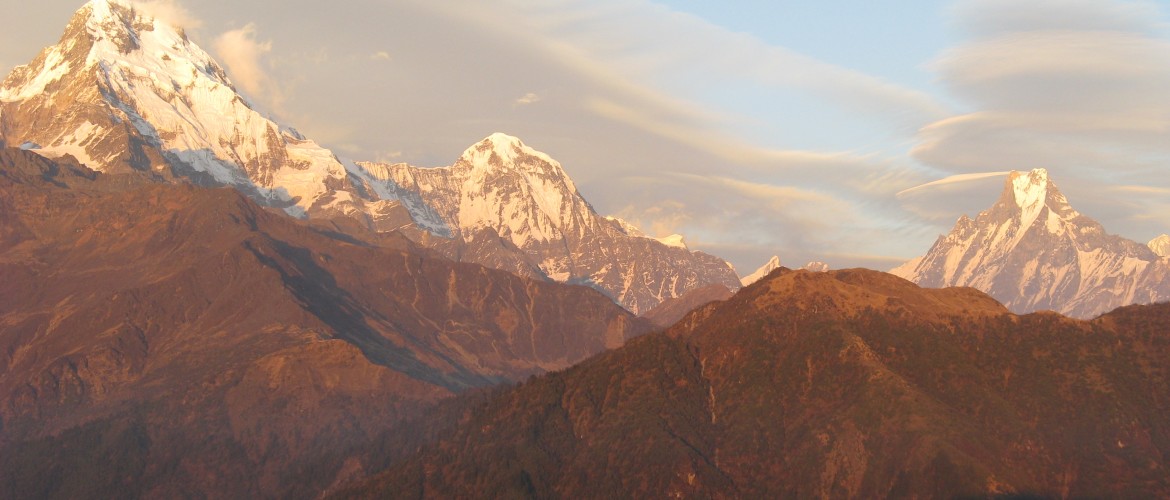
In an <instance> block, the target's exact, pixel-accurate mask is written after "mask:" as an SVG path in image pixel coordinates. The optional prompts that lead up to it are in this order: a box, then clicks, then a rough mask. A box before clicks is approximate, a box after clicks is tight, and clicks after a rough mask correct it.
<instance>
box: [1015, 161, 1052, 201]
mask: <svg viewBox="0 0 1170 500" xmlns="http://www.w3.org/2000/svg"><path fill="white" fill-rule="evenodd" d="M1008 179H1009V182H1010V183H1011V185H1012V194H1013V196H1014V197H1015V202H1016V206H1019V207H1020V208H1027V207H1031V206H1033V205H1035V204H1037V203H1044V200H1045V198H1047V197H1048V185H1049V184H1050V182H1051V181H1050V180H1049V179H1048V170H1046V169H1043V168H1037V169H1035V170H1032V171H1031V172H1029V173H1027V174H1024V173H1022V172H1012V173H1011V175H1009V176H1008Z"/></svg>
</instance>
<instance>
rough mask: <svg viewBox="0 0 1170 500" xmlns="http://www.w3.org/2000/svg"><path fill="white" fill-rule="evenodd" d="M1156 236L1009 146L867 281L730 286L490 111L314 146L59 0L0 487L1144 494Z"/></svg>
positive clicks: (1162, 259)
mask: <svg viewBox="0 0 1170 500" xmlns="http://www.w3.org/2000/svg"><path fill="white" fill-rule="evenodd" d="M1168 254H1170V236H1163V237H1160V238H1157V239H1155V240H1153V241H1151V242H1149V244H1148V245H1142V244H1139V243H1136V242H1133V241H1129V240H1125V239H1123V238H1120V237H1117V236H1113V235H1109V234H1108V233H1106V232H1105V230H1104V228H1102V227H1101V225H1100V224H1098V223H1096V222H1095V221H1093V220H1092V219H1089V218H1088V217H1086V216H1084V215H1081V214H1080V213H1078V212H1077V211H1075V210H1074V209H1072V207H1071V205H1070V204H1069V202H1068V200H1067V199H1066V198H1065V197H1064V196H1063V195H1062V194H1061V193H1060V191H1059V190H1058V189H1057V188H1056V186H1055V184H1054V183H1053V182H1052V180H1051V179H1050V178H1049V176H1048V173H1047V172H1046V171H1044V170H1035V171H1032V172H1027V173H1018V172H1017V173H1012V174H1011V175H1010V176H1009V177H1008V179H1007V183H1006V185H1005V188H1004V192H1003V195H1002V196H1001V198H1000V199H999V201H998V202H996V204H995V205H994V206H993V207H992V208H991V209H990V210H988V211H986V212H983V213H981V214H980V215H979V216H978V217H977V218H976V219H974V220H972V219H970V218H968V217H963V218H961V219H960V220H959V221H958V223H957V224H956V226H955V228H954V230H953V231H952V232H951V233H950V234H949V235H944V236H941V237H940V238H939V239H938V241H937V242H936V243H935V245H934V246H933V247H932V248H931V249H930V251H929V252H928V253H927V254H926V255H924V256H923V257H920V258H918V259H915V260H913V261H911V262H908V263H906V264H905V265H903V266H901V267H899V268H897V269H895V270H894V271H893V273H894V274H895V275H896V276H895V275H891V274H886V273H880V272H876V271H868V270H861V269H845V270H834V271H830V270H829V266H828V265H827V264H824V263H821V262H810V263H809V264H807V265H806V266H804V269H802V270H796V271H793V270H790V269H787V268H784V267H782V266H781V262H780V258H779V257H778V256H776V257H773V258H772V259H770V260H769V261H768V262H767V263H765V264H764V265H763V266H762V267H760V268H759V269H758V270H756V271H755V272H753V273H751V274H749V275H747V276H744V277H743V278H740V277H739V276H737V273H736V272H735V270H734V269H733V268H732V266H731V265H730V264H728V263H727V262H726V261H724V260H723V259H720V258H718V257H715V256H712V255H709V254H706V253H703V252H698V251H692V250H691V249H690V248H688V247H687V244H686V242H685V239H684V238H683V237H682V236H681V235H671V236H668V237H665V238H655V237H651V236H648V235H646V234H644V233H642V232H641V231H640V230H638V228H636V227H634V226H633V225H631V224H629V223H627V222H625V221H623V220H621V219H618V218H615V217H605V216H602V215H600V214H599V213H598V212H597V211H596V210H594V208H593V207H592V206H591V205H590V204H589V202H588V201H586V199H585V197H584V196H582V194H581V193H580V192H579V191H578V189H577V187H576V185H575V184H574V182H573V180H572V179H571V178H570V176H569V175H568V173H567V172H566V169H565V167H564V166H562V165H561V164H560V163H559V162H558V161H557V160H555V159H553V158H552V157H551V156H550V155H548V154H545V153H542V152H540V151H538V150H536V149H534V148H532V147H530V146H529V145H527V144H525V143H524V142H523V141H522V140H520V139H519V138H516V137H512V136H510V135H507V134H503V133H494V134H491V135H488V136H487V137H486V138H484V139H482V140H481V141H479V142H477V143H475V144H473V145H471V146H470V147H469V148H467V149H466V150H465V151H464V152H463V154H462V155H461V156H459V157H458V158H457V159H456V160H455V161H454V163H452V164H451V165H449V166H443V167H433V168H420V167H417V166H413V165H409V164H402V163H400V164H389V163H377V162H359V161H350V160H346V159H341V158H338V157H337V156H336V155H335V154H334V153H333V152H332V151H330V150H329V149H327V148H325V147H323V146H321V145H319V144H318V143H316V142H314V141H312V140H311V139H309V138H307V137H305V136H304V135H302V134H300V133H299V132H297V131H296V130H294V129H292V128H290V127H288V126H285V125H282V124H278V123H277V122H276V121H274V120H273V119H271V118H269V117H267V116H266V115H265V114H264V113H262V112H260V111H258V110H257V108H256V107H255V106H254V105H253V104H252V103H251V102H250V101H249V100H248V99H247V98H246V97H245V96H243V95H241V94H240V93H239V92H238V91H237V89H236V88H235V86H234V85H233V84H232V82H231V81H230V79H229V78H228V76H227V73H226V72H225V71H224V69H223V68H222V67H221V66H220V65H219V64H218V63H217V62H216V61H215V60H214V59H213V58H211V56H210V55H208V54H207V53H206V52H204V51H203V50H202V49H200V48H199V47H198V46H197V45H196V44H195V43H194V42H193V41H192V40H191V39H190V38H188V36H187V34H186V33H185V32H184V31H183V30H182V29H181V28H178V27H174V26H170V25H168V24H166V23H164V22H161V21H158V20H155V19H153V18H151V17H149V16H147V15H145V14H144V13H143V12H141V11H140V10H138V9H137V8H135V6H134V5H133V4H132V3H130V2H129V1H128V0H90V1H89V2H88V3H86V4H85V5H84V6H83V7H82V8H81V9H80V10H79V11H77V13H76V14H75V15H74V16H73V18H72V19H71V20H70V21H69V23H68V26H67V28H66V30H65V33H64V35H63V36H62V37H61V38H60V41H59V42H58V43H57V44H55V45H53V46H50V47H48V48H46V49H45V50H44V51H42V52H41V53H40V54H39V55H38V56H37V57H36V59H34V60H33V61H32V62H31V63H30V64H28V65H26V66H21V67H18V68H16V69H15V70H13V72H12V73H11V74H10V75H9V76H8V77H7V78H6V79H5V80H4V82H3V83H2V84H0V498H115V497H116V498H160V497H161V498H177V497H182V498H187V497H195V498H205V497H210V498H225V497H226V498H274V497H275V498H321V497H328V496H337V497H362V498H365V497H375V496H376V497H383V496H412V497H413V496H417V497H432V498H433V497H442V498H467V497H485V496H486V497H524V498H536V497H539V498H568V497H571V498H582V497H583V498H613V497H615V496H620V497H630V496H634V497H650V496H671V497H688V498H690V497H718V498H772V497H822V498H824V497H978V498H985V497H1000V496H1009V497H1010V496H1025V497H1027V496H1030V495H1035V496H1043V497H1062V498H1068V497H1079V496H1086V497H1127V498H1156V497H1167V496H1170V480H1168V479H1167V478H1168V477H1170V476H1168V475H1167V474H1166V473H1165V470H1166V468H1167V467H1168V466H1170V464H1168V463H1167V458H1166V457H1168V456H1170V421H1168V420H1167V419H1166V417H1165V415H1167V414H1168V413H1170V397H1168V395H1170V379H1168V372H1167V370H1168V368H1167V366H1166V363H1165V362H1164V360H1166V359H1168V355H1170V352H1167V350H1168V349H1170V337H1168V333H1167V332H1170V328H1168V327H1170V306H1167V305H1166V304H1161V305H1132V306H1129V304H1133V303H1152V302H1158V301H1166V300H1170V257H1167V255H1168ZM899 276H901V278H900V277H899ZM902 278H905V279H902ZM980 290H982V291H980ZM1119 306H1127V307H1121V308H1118V307H1119ZM1045 309H1048V310H1055V311H1059V312H1060V313H1061V314H1064V315H1061V314H1057V313H1052V312H1033V311H1041V310H1045ZM1110 311H1111V312H1110ZM1025 313H1030V314H1025ZM1021 314H1023V315H1021ZM1065 315H1068V316H1074V317H1077V318H1082V319H1072V318H1069V317H1067V316H1065ZM1088 318H1094V319H1092V320H1088Z"/></svg>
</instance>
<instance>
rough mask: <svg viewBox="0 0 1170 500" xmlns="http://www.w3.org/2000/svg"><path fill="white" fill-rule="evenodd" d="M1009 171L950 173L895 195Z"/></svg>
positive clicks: (1005, 173) (997, 175)
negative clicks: (942, 177) (945, 176)
mask: <svg viewBox="0 0 1170 500" xmlns="http://www.w3.org/2000/svg"><path fill="white" fill-rule="evenodd" d="M1010 173H1011V172H982V173H976V174H960V175H952V176H950V177H947V178H945V179H939V180H937V181H932V182H928V183H926V184H920V185H917V186H914V187H912V188H907V189H903V190H901V191H898V194H897V196H898V197H903V196H906V195H908V194H911V193H913V192H915V191H921V190H923V189H930V188H936V187H941V186H948V185H952V184H959V183H966V182H971V181H978V180H983V179H987V178H989V177H1004V176H1007V175H1008V174H1010Z"/></svg>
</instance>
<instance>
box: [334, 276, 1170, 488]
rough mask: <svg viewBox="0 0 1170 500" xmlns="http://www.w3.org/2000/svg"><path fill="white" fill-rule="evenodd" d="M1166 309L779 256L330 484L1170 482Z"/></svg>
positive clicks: (465, 410) (471, 405)
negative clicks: (1107, 308) (1026, 310)
mask: <svg viewBox="0 0 1170 500" xmlns="http://www.w3.org/2000/svg"><path fill="white" fill-rule="evenodd" d="M1167 360H1170V305H1156V306H1139V307H1129V308H1124V309H1121V310H1118V311H1116V312H1114V313H1112V314H1109V315H1106V316H1104V317H1102V318H1100V319H1098V320H1095V321H1092V322H1084V321H1075V320H1070V319H1067V318H1064V317H1061V316H1058V315H1056V314H1051V313H1038V314H1032V315H1027V316H1016V315H1012V314H1010V313H1008V312H1007V311H1006V310H1005V309H1004V308H1003V307H1002V306H1000V305H999V304H997V303H996V302H994V301H993V300H992V299H990V298H989V297H987V296H986V295H984V294H982V293H980V292H978V291H975V290H972V289H944V290H925V289H920V288H918V287H916V286H914V285H913V284H911V283H909V282H906V281H903V280H901V279H899V278H896V277H893V276H890V275H886V274H883V273H877V272H873V271H864V270H847V271H837V272H832V273H827V274H820V273H808V272H803V271H796V272H792V271H786V270H784V271H781V272H777V273H773V274H772V275H771V276H770V277H769V278H767V279H765V280H763V281H762V282H760V283H758V284H756V285H753V286H752V287H749V288H747V289H745V290H743V291H741V292H740V293H739V294H738V295H736V296H735V297H733V298H732V299H731V300H730V301H728V302H726V303H722V304H716V305H712V306H708V307H706V308H704V309H702V310H700V311H696V312H695V313H692V315H690V316H688V317H687V318H686V319H684V320H683V321H682V322H680V323H679V324H678V325H676V326H674V327H673V328H671V329H670V330H668V331H667V332H665V333H662V334H653V335H649V336H646V337H642V338H639V339H637V340H635V341H632V342H630V343H629V344H628V345H626V346H625V347H623V348H622V349H619V350H616V351H612V352H608V353H605V354H603V355H600V356H598V357H596V358H593V359H591V360H589V361H586V362H584V363H582V364H581V365H578V366H576V367H573V368H570V369H568V370H565V371H563V372H558V373H553V374H549V375H546V376H542V377H538V378H535V379H531V380H529V381H527V382H525V383H523V384H521V385H520V386H518V387H515V388H513V389H510V390H504V391H500V392H499V393H497V394H495V395H494V396H492V397H490V398H487V399H483V398H478V399H476V400H474V401H468V402H465V403H464V404H463V405H462V406H457V405H449V406H445V407H443V410H442V411H441V412H439V415H437V416H435V417H432V418H430V419H429V420H428V422H429V425H430V427H429V428H430V431H429V432H431V433H432V434H433V435H438V436H443V437H442V439H440V440H439V441H438V442H437V443H434V444H432V445H429V446H427V447H425V448H424V449H423V450H422V451H421V452H420V453H418V454H416V455H415V456H413V457H412V458H410V459H409V460H405V461H403V462H400V463H398V464H396V465H394V466H393V467H391V468H390V469H389V470H388V471H387V472H385V473H383V474H381V475H379V476H377V477H376V478H375V479H374V480H372V481H370V482H368V483H366V484H365V485H363V486H361V487H358V488H356V489H353V490H349V491H348V492H346V494H345V495H343V496H350V497H370V496H390V497H428V498H465V497H485V496H486V497H505V498H516V497H520V498H550V497H553V498H612V497H683V498H705V497H718V498H787V497H793V498H809V497H832V498H843V497H861V498H881V497H920V498H952V497H965V496H970V497H976V498H983V497H989V496H1027V495H1040V496H1045V497H1057V498H1060V497H1124V498H1158V497H1161V498H1165V497H1167V496H1168V495H1170V470H1168V469H1167V466H1168V465H1170V463H1168V462H1167V457H1168V456H1170V455H1168V454H1170V416H1168V415H1170V385H1168V377H1167V370H1168V367H1167Z"/></svg>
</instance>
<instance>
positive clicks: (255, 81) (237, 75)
mask: <svg viewBox="0 0 1170 500" xmlns="http://www.w3.org/2000/svg"><path fill="white" fill-rule="evenodd" d="M212 46H213V47H214V49H215V51H216V53H218V54H219V60H220V61H222V62H223V64H224V65H225V66H226V67H227V70H228V72H229V73H230V74H231V76H232V80H233V82H234V83H235V84H236V85H238V86H239V87H240V89H241V90H243V91H244V92H245V93H246V95H247V96H248V97H250V98H252V99H257V100H259V101H261V102H263V103H264V104H266V105H268V106H270V107H271V110H272V111H274V112H276V113H283V108H284V91H283V89H282V88H280V86H279V85H277V83H276V82H275V80H273V79H272V78H271V77H270V76H269V74H268V67H267V64H266V61H265V60H266V58H267V57H268V54H269V53H271V52H272V42H271V41H265V42H261V41H258V40H256V24H255V23H248V24H247V25H245V26H244V27H243V28H240V29H235V30H231V31H227V32H225V33H223V34H222V35H220V36H219V37H217V38H216V39H215V41H214V42H213V43H212Z"/></svg>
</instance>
